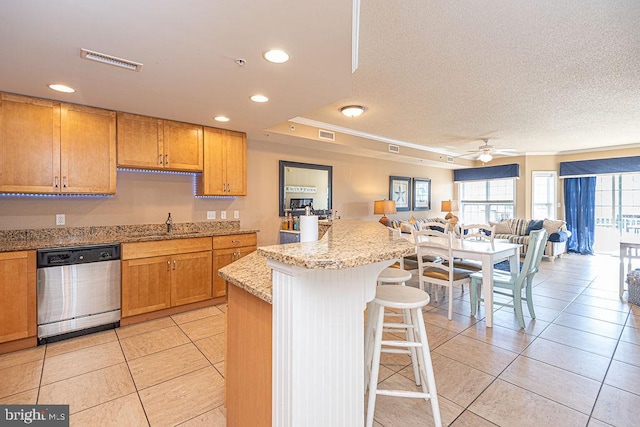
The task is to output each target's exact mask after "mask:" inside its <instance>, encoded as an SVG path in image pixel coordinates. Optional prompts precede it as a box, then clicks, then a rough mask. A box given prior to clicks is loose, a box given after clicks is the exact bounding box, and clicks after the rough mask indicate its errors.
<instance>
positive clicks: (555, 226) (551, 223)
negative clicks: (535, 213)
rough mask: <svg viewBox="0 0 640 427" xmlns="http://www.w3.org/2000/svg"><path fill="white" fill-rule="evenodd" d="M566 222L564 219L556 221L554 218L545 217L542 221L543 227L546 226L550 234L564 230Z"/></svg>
mask: <svg viewBox="0 0 640 427" xmlns="http://www.w3.org/2000/svg"><path fill="white" fill-rule="evenodd" d="M565 224H566V222H564V221H562V220H557V221H555V220H552V219H547V218H545V219H544V221H543V222H542V227H544V229H545V230H547V235H548V236H550V235H552V234H553V233H557V232H558V231H562V227H564V225H565Z"/></svg>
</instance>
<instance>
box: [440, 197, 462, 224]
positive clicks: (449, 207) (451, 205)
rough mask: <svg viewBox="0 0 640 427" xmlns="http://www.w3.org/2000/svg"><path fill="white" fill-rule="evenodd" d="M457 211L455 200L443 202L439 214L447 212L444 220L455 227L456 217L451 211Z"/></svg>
mask: <svg viewBox="0 0 640 427" xmlns="http://www.w3.org/2000/svg"><path fill="white" fill-rule="evenodd" d="M457 210H458V202H457V201H455V200H443V201H442V205H441V207H440V211H441V212H447V214H446V215H445V217H444V219H446V220H448V221H449V223H450V224H451V226H452V227H453V226H455V225H456V224H457V223H458V217H457V216H455V215H454V214H452V213H451V212H452V211H457Z"/></svg>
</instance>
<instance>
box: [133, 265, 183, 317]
mask: <svg viewBox="0 0 640 427" xmlns="http://www.w3.org/2000/svg"><path fill="white" fill-rule="evenodd" d="M170 306H171V257H168V256H165V257H153V258H141V259H132V260H127V261H122V317H128V316H135V315H136V314H142V313H148V312H150V311H156V310H161V309H163V308H169V307H170Z"/></svg>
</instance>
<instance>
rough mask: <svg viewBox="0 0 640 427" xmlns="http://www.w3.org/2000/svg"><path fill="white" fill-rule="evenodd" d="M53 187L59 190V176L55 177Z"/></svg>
mask: <svg viewBox="0 0 640 427" xmlns="http://www.w3.org/2000/svg"><path fill="white" fill-rule="evenodd" d="M53 186H54V187H55V188H58V176H57V175H56V176H54V177H53Z"/></svg>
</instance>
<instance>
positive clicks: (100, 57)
mask: <svg viewBox="0 0 640 427" xmlns="http://www.w3.org/2000/svg"><path fill="white" fill-rule="evenodd" d="M80 56H81V57H82V58H84V59H88V60H90V61H97V62H102V63H103V64H109V65H113V66H116V67H120V68H125V69H127V70H131V71H140V70H142V64H141V63H139V62H134V61H129V60H128V59H122V58H118V57H115V56H111V55H107V54H105V53H100V52H94V51H92V50H88V49H80Z"/></svg>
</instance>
